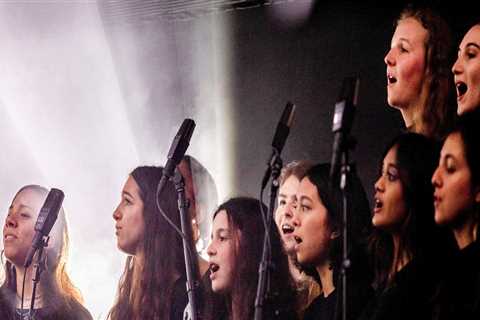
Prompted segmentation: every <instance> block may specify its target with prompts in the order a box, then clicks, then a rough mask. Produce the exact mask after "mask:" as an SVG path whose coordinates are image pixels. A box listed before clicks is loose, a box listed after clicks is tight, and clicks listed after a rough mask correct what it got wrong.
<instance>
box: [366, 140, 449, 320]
mask: <svg viewBox="0 0 480 320" xmlns="http://www.w3.org/2000/svg"><path fill="white" fill-rule="evenodd" d="M437 159H438V146H437V145H436V143H435V142H433V141H432V140H431V139H428V138H427V137H425V136H423V135H420V134H416V133H406V134H402V135H400V136H398V137H396V138H395V139H394V140H393V141H392V142H391V143H390V144H389V145H388V146H387V148H386V151H385V152H384V156H383V161H382V164H381V166H380V177H379V178H378V180H377V181H376V183H375V205H374V210H373V217H372V223H373V226H374V233H373V234H372V237H371V239H370V249H371V252H372V255H373V264H374V268H375V279H374V287H375V290H376V295H375V299H373V300H372V301H371V303H370V304H369V306H368V307H367V308H366V310H365V312H364V314H363V317H362V319H369V320H376V319H431V318H432V314H433V309H434V305H433V303H434V301H435V296H436V292H437V290H438V284H439V283H440V281H441V279H442V276H443V272H442V271H443V270H446V269H448V262H449V259H448V257H449V256H448V253H449V251H452V250H453V248H454V247H453V243H451V242H449V239H451V237H450V238H448V237H447V236H448V234H447V233H445V234H443V233H442V232H441V230H440V229H439V228H438V227H436V225H435V221H434V213H433V188H432V186H431V183H430V179H431V176H432V173H433V171H434V169H435V165H436V162H437Z"/></svg>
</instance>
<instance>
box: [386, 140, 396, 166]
mask: <svg viewBox="0 0 480 320" xmlns="http://www.w3.org/2000/svg"><path fill="white" fill-rule="evenodd" d="M396 162H397V146H396V145H395V146H393V147H392V148H390V150H388V152H387V154H386V155H385V158H383V163H384V164H389V163H396Z"/></svg>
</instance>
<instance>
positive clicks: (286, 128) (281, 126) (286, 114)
mask: <svg viewBox="0 0 480 320" xmlns="http://www.w3.org/2000/svg"><path fill="white" fill-rule="evenodd" d="M295 108H296V107H295V105H294V104H293V103H291V102H290V101H288V102H287V105H286V106H285V109H283V113H282V116H281V118H280V121H279V122H278V125H277V129H276V130H275V135H274V136H273V141H272V148H273V151H272V155H271V156H270V158H268V162H267V165H268V168H267V171H266V172H265V175H264V176H263V179H262V189H265V186H266V185H267V183H268V180H269V179H270V174H271V173H272V168H271V162H272V159H273V158H274V157H275V155H276V154H280V153H281V152H282V149H283V147H284V146H285V142H286V141H287V137H288V134H289V133H290V127H291V126H292V122H293V118H294V116H295Z"/></svg>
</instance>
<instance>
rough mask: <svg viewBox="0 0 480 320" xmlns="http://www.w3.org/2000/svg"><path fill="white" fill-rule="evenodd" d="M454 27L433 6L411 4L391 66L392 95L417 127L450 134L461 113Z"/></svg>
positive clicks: (394, 44) (435, 135) (397, 34)
mask: <svg viewBox="0 0 480 320" xmlns="http://www.w3.org/2000/svg"><path fill="white" fill-rule="evenodd" d="M451 38H452V37H451V32H450V29H449V26H448V25H447V23H446V22H445V21H444V19H443V18H442V17H441V16H440V15H438V14H437V13H435V12H434V11H432V10H431V9H428V8H416V7H413V6H409V7H407V8H405V9H404V10H403V11H402V12H401V14H400V17H399V18H398V20H397V21H396V28H395V33H394V34H393V37H392V40H391V48H390V50H389V51H388V53H387V55H386V56H385V59H384V61H385V64H386V65H387V79H386V80H387V98H388V99H387V100H388V104H389V105H390V106H391V107H394V108H396V109H398V110H400V112H401V113H402V117H403V120H404V122H405V126H406V127H407V129H408V130H409V131H411V132H416V133H421V134H423V135H426V136H428V137H433V138H436V139H441V138H444V137H445V135H446V134H447V132H448V130H449V129H450V128H451V125H452V122H453V119H454V117H455V101H454V91H453V89H454V84H453V79H452V78H453V77H452V75H451V72H450V67H451V63H452V61H453V51H452V49H453V46H452V40H451Z"/></svg>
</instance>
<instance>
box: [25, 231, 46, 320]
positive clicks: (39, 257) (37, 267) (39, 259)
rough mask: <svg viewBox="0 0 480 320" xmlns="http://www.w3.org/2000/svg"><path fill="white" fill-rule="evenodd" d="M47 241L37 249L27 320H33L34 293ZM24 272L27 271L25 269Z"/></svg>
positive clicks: (43, 241) (42, 242) (42, 267)
mask: <svg viewBox="0 0 480 320" xmlns="http://www.w3.org/2000/svg"><path fill="white" fill-rule="evenodd" d="M48 239H49V238H47V240H46V241H45V240H42V241H41V243H40V246H39V247H38V250H37V251H38V254H37V262H36V263H35V264H34V265H33V267H34V269H35V273H34V276H33V279H32V281H33V289H32V300H31V301H30V310H29V312H28V319H30V320H33V319H34V318H33V312H34V310H35V293H36V292H37V285H38V283H39V282H40V276H41V274H42V272H43V269H44V266H43V261H42V255H43V248H45V247H46V246H47V244H48ZM25 272H27V270H26V269H25Z"/></svg>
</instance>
